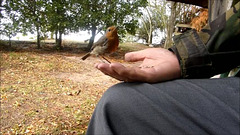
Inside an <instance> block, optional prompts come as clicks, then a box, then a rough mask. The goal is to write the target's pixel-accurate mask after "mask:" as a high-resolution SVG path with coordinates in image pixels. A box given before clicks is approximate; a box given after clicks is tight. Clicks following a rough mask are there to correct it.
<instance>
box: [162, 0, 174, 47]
mask: <svg viewBox="0 0 240 135" xmlns="http://www.w3.org/2000/svg"><path fill="white" fill-rule="evenodd" d="M176 6H177V3H176V2H171V16H170V18H169V20H168V23H167V37H166V42H165V45H164V48H169V47H171V46H172V43H173V41H172V35H173V30H174V25H175V22H176Z"/></svg>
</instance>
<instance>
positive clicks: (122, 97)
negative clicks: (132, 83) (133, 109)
mask: <svg viewBox="0 0 240 135" xmlns="http://www.w3.org/2000/svg"><path fill="white" fill-rule="evenodd" d="M129 88H130V87H129V86H128V84H126V83H119V84H116V85H114V86H112V87H110V88H109V89H108V90H107V91H106V92H105V93H104V94H103V96H102V98H101V100H100V101H99V103H98V106H101V108H105V109H106V108H107V110H109V109H110V110H112V109H114V110H115V109H123V108H125V107H126V106H127V105H128V104H127V102H129V100H130V95H132V92H133V91H131V90H130V89H129Z"/></svg>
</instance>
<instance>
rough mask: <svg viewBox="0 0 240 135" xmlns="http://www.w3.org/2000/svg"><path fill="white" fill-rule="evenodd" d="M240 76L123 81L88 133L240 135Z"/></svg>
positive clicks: (104, 103)
mask: <svg viewBox="0 0 240 135" xmlns="http://www.w3.org/2000/svg"><path fill="white" fill-rule="evenodd" d="M239 90H240V79H239V78H225V79H191V80H186V79H180V80H174V81H168V82H163V83H157V84H148V83H120V84H117V85H115V86H113V87H111V88H109V89H108V90H107V91H106V92H105V94H104V95H103V97H102V98H101V100H100V101H99V103H98V105H97V107H96V109H95V111H94V113H93V116H92V119H91V121H90V123H89V127H88V130H87V134H94V135H98V134H104V135H107V134H114V135H117V134H136V135H140V134H143V135H146V134H161V135H162V134H163V135H164V134H165V135H180V134H182V135H186V134H192V135H205V134H216V135H231V134H235V135H236V134H238V135H239V124H240V123H239V121H240V119H239Z"/></svg>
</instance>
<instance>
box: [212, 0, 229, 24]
mask: <svg viewBox="0 0 240 135" xmlns="http://www.w3.org/2000/svg"><path fill="white" fill-rule="evenodd" d="M232 1H233V0H209V3H208V4H209V6H208V7H209V8H208V9H209V17H208V20H209V22H212V21H213V20H215V19H216V18H217V17H218V16H219V15H221V14H222V13H224V12H225V11H226V10H227V9H229V8H230V6H231V4H232Z"/></svg>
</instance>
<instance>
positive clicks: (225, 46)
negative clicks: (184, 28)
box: [169, 2, 240, 78]
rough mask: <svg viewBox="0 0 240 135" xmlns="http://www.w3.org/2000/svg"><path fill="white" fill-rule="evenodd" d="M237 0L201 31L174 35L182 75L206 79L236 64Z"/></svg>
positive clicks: (239, 60) (239, 40) (239, 57)
mask: <svg viewBox="0 0 240 135" xmlns="http://www.w3.org/2000/svg"><path fill="white" fill-rule="evenodd" d="M239 8H240V2H238V3H237V4H236V5H235V6H233V7H232V8H231V9H230V10H228V11H227V12H225V13H224V14H222V15H221V16H219V17H218V18H217V19H216V20H214V21H213V22H211V23H210V24H209V25H208V26H206V27H204V28H203V29H202V30H201V32H199V33H197V32H196V30H191V31H188V32H186V33H184V34H182V35H179V36H176V37H174V44H175V45H174V46H173V47H171V48H169V50H171V51H173V52H174V53H175V54H176V55H177V57H178V59H179V63H180V66H181V75H182V77H183V78H208V77H211V76H213V75H216V74H220V73H224V72H226V71H228V70H231V69H233V68H235V67H237V66H239V65H240V9H239Z"/></svg>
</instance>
